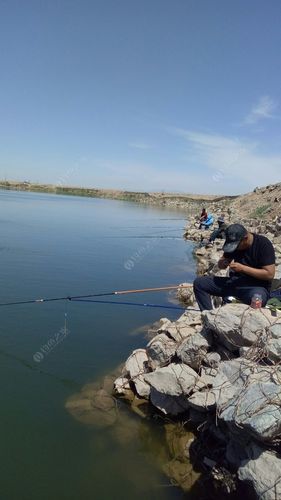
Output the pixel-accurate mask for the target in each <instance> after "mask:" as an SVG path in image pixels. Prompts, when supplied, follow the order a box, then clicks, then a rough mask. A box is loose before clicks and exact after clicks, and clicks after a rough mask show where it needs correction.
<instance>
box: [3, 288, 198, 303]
mask: <svg viewBox="0 0 281 500" xmlns="http://www.w3.org/2000/svg"><path fill="white" fill-rule="evenodd" d="M191 287H192V285H190V284H187V285H183V286H180V285H171V286H163V287H157V288H139V289H133V290H117V291H112V292H103V293H90V294H88V295H66V296H63V297H50V298H42V299H33V300H32V299H31V300H19V301H14V302H1V303H0V307H2V306H16V305H25V304H42V303H43V302H57V301H60V300H66V301H70V300H76V299H90V298H93V297H109V296H111V295H125V294H130V293H146V292H159V291H165V290H177V289H178V288H191Z"/></svg>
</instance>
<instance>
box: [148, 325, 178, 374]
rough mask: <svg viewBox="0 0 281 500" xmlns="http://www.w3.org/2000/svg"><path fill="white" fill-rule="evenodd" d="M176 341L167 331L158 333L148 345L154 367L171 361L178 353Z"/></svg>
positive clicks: (149, 355)
mask: <svg viewBox="0 0 281 500" xmlns="http://www.w3.org/2000/svg"><path fill="white" fill-rule="evenodd" d="M176 348H177V344H176V342H175V341H174V340H173V339H171V338H170V337H168V335H166V334H165V333H160V334H159V335H156V337H154V338H153V339H152V340H151V341H150V342H149V343H148V344H147V346H146V352H147V355H148V357H149V358H150V364H151V365H152V367H153V368H156V367H158V366H163V365H166V364H167V363H169V362H170V361H171V360H172V358H173V356H174V355H175V353H176Z"/></svg>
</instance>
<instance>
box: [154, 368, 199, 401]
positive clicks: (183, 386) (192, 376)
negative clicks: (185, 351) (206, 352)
mask: <svg viewBox="0 0 281 500" xmlns="http://www.w3.org/2000/svg"><path fill="white" fill-rule="evenodd" d="M144 379H145V382H147V383H148V384H149V385H150V386H151V387H153V388H154V389H156V391H158V392H160V393H161V394H165V395H168V396H182V395H189V394H190V393H191V392H192V391H194V390H199V389H201V388H202V387H204V384H203V383H202V382H201V380H200V377H199V375H198V374H197V373H196V372H195V371H194V370H192V368H190V367H189V366H187V365H185V364H182V363H181V364H176V363H171V364H170V365H169V366H167V367H163V368H157V369H156V370H155V371H154V372H152V373H147V374H146V375H145V376H144Z"/></svg>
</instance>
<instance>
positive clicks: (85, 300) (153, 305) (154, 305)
mask: <svg viewBox="0 0 281 500" xmlns="http://www.w3.org/2000/svg"><path fill="white" fill-rule="evenodd" d="M72 302H86V303H89V302H91V303H94V304H114V305H122V306H138V307H159V308H162V309H178V310H180V311H186V310H187V309H186V308H185V307H179V306H164V305H161V304H140V303H138V302H119V301H114V300H92V299H73V300H72ZM188 310H189V311H198V310H199V309H188Z"/></svg>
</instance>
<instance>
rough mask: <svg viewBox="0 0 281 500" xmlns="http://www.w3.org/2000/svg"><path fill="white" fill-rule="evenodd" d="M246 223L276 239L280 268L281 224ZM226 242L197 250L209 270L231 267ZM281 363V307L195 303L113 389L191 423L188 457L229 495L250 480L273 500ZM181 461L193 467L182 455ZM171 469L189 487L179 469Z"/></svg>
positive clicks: (279, 491) (161, 327)
mask: <svg viewBox="0 0 281 500" xmlns="http://www.w3.org/2000/svg"><path fill="white" fill-rule="evenodd" d="M232 221H233V222H235V221H236V220H235V218H234V219H232ZM243 223H244V225H246V226H247V227H248V228H249V229H250V230H251V231H253V232H257V233H263V234H266V236H267V237H269V238H270V239H271V240H272V241H273V243H274V245H275V249H276V255H277V264H278V266H279V269H278V271H279V273H280V267H281V231H280V227H279V225H278V223H276V224H270V225H268V224H267V223H263V222H260V221H256V220H245V221H243ZM202 234H203V236H204V238H205V237H207V236H208V233H207V232H205V231H204V232H203V233H202V231H198V230H197V229H195V228H194V224H193V222H192V223H191V224H190V226H189V227H188V228H187V230H186V233H185V237H186V238H188V239H189V240H194V241H197V242H198V241H201V236H202ZM221 249H222V242H221V241H219V240H218V241H216V242H215V243H214V245H213V246H209V247H203V246H199V247H198V248H196V249H195V252H194V253H195V255H196V256H197V259H198V272H199V273H200V274H206V273H215V274H217V273H220V274H221V273H222V271H219V270H218V269H217V267H216V263H217V261H218V258H219V256H220V255H221ZM224 272H225V271H224ZM180 295H181V298H182V299H185V300H187V301H189V303H191V304H192V303H193V301H194V298H193V296H192V291H188V292H186V291H185V292H184V291H183V290H181V291H180ZM217 305H218V304H217ZM280 363H281V313H279V312H278V311H274V312H273V311H271V310H269V309H267V308H262V309H259V310H255V309H252V308H250V307H249V306H247V305H244V304H239V303H235V304H234V303H232V304H227V305H224V306H220V305H218V307H216V308H215V309H213V310H212V311H205V312H203V313H200V312H199V311H194V310H188V309H187V310H186V312H185V313H184V314H183V315H182V316H181V317H180V318H179V319H178V320H177V321H174V322H172V321H169V319H166V318H162V319H161V320H160V322H159V324H158V325H157V327H156V328H155V331H154V335H153V337H152V338H151V340H150V341H149V342H148V344H147V345H146V347H145V348H143V349H137V350H135V351H134V352H133V353H132V354H131V355H130V356H129V358H128V359H127V361H126V363H125V365H124V368H123V370H122V373H121V375H120V376H119V377H117V379H116V380H115V383H114V390H115V394H116V395H117V396H119V397H122V398H127V400H128V401H129V402H130V403H131V402H132V401H133V402H134V406H135V403H136V401H138V406H139V407H141V405H144V407H145V406H149V407H150V409H154V411H155V412H156V413H157V414H159V415H162V416H163V418H169V419H172V420H173V419H174V420H175V421H177V422H181V424H182V426H183V428H184V427H185V426H187V425H188V426H190V425H192V426H193V429H194V430H195V434H196V440H195V441H194V442H193V443H192V444H191V445H190V443H189V445H186V448H185V450H184V452H183V455H185V458H186V463H188V460H189V459H190V458H191V461H192V460H194V461H195V462H196V460H197V463H196V465H199V467H200V469H201V471H205V473H207V474H208V475H209V477H212V478H213V479H214V481H215V482H216V481H218V482H220V486H221V488H224V491H225V494H228V493H232V492H233V491H234V490H235V489H237V488H238V490H239V488H241V482H243V484H244V483H245V484H247V485H249V488H250V490H249V491H250V492H253V491H254V492H255V495H256V497H257V498H261V499H263V500H273V499H277V498H281V456H280V451H281V450H280V438H281V384H280V382H281V366H280ZM150 411H151V410H150ZM188 429H189V431H190V427H188ZM175 460H177V457H175ZM180 462H181V466H182V468H183V470H186V474H187V475H188V474H190V470H189V469H188V467H187V465H185V462H184V460H183V457H181V460H180ZM185 467H186V469H184V468H185ZM169 475H170V477H171V479H173V480H174V481H176V482H177V483H178V484H179V485H180V486H182V487H183V488H184V483H183V482H181V480H180V477H179V476H178V475H176V472H175V470H173V469H171V470H169ZM183 477H185V478H186V475H185V476H184V474H183ZM193 479H194V478H193ZM194 480H195V479H194ZM196 480H197V479H196ZM189 486H190V483H189Z"/></svg>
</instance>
